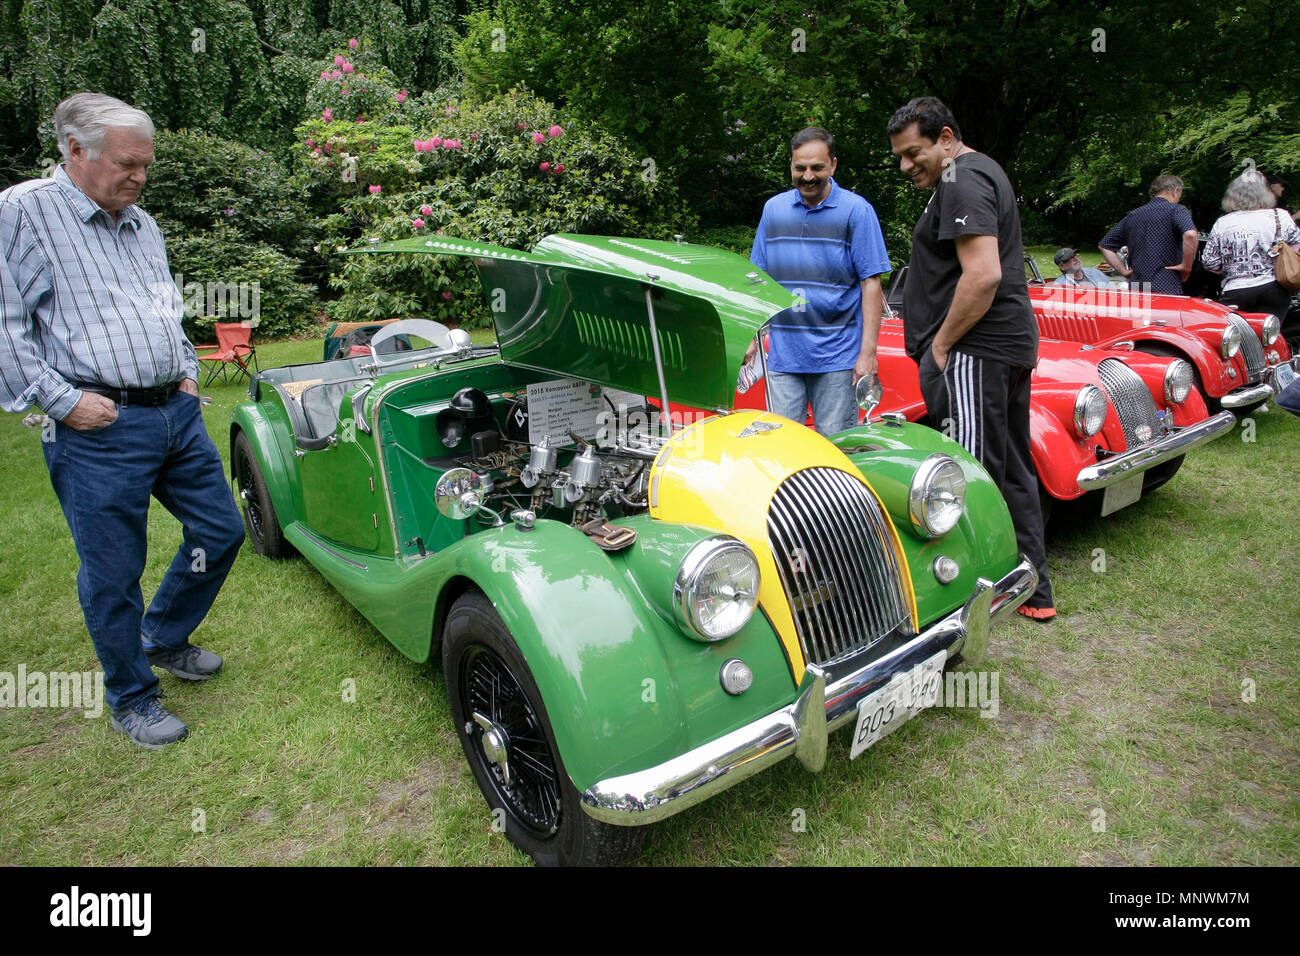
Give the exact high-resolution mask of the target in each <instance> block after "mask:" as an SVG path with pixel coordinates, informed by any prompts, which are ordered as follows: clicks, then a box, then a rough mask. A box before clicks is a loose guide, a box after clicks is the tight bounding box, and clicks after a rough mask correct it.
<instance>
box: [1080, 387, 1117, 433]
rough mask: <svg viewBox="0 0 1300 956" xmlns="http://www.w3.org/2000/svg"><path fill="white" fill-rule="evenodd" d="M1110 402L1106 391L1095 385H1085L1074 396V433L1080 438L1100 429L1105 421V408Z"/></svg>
mask: <svg viewBox="0 0 1300 956" xmlns="http://www.w3.org/2000/svg"><path fill="white" fill-rule="evenodd" d="M1109 407H1110V402H1109V401H1107V400H1106V393H1105V392H1103V391H1102V390H1101V389H1099V388H1098V387H1097V386H1096V385H1085V386H1083V388H1081V389H1079V394H1078V395H1076V396H1075V397H1074V433H1075V434H1076V435H1078V436H1079V437H1080V438H1091V437H1092V436H1093V435H1095V434H1097V432H1099V431H1101V426H1102V424H1103V423H1104V422H1105V421H1106V409H1107V408H1109Z"/></svg>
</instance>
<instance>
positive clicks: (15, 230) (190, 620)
mask: <svg viewBox="0 0 1300 956" xmlns="http://www.w3.org/2000/svg"><path fill="white" fill-rule="evenodd" d="M54 126H55V132H56V134H57V136H58V141H59V151H60V152H61V153H62V154H63V158H64V162H63V164H62V165H60V166H59V167H58V168H57V169H56V170H55V173H54V175H53V176H52V177H50V178H48V179H36V180H31V181H29V182H25V183H19V184H18V185H16V186H13V187H11V188H9V189H6V190H5V191H4V192H3V193H0V254H2V255H3V267H0V407H2V408H4V410H5V411H10V412H16V411H22V410H24V409H26V408H29V407H30V406H32V405H38V406H40V407H41V408H42V409H44V410H45V412H46V414H47V415H48V416H49V418H50V419H52V420H53V423H54V427H53V428H48V429H44V430H43V432H42V439H43V441H42V447H43V449H44V452H45V463H46V466H47V467H48V468H49V472H50V482H51V484H52V485H53V486H54V491H55V493H56V494H57V495H58V498H59V504H60V505H61V506H62V507H63V514H64V516H65V517H66V518H67V521H68V527H69V528H70V529H71V531H72V539H73V542H74V543H75V544H76V548H77V554H78V556H79V557H80V558H81V568H80V570H79V571H78V573H77V595H78V597H79V598H80V601H81V608H82V611H83V613H84V614H85V618H86V628H87V629H88V630H89V631H90V637H91V640H92V641H93V642H94V645H95V653H96V654H97V655H98V657H99V660H100V663H101V664H102V665H103V667H104V691H105V698H106V699H107V702H108V706H109V708H110V710H111V711H112V714H113V718H112V725H113V728H114V729H115V730H120V731H122V732H124V733H126V734H127V735H129V736H130V738H131V739H132V740H133V741H134V742H135V743H137V744H139V745H140V746H142V747H147V748H149V749H154V750H156V749H159V748H161V747H165V746H166V745H168V744H170V743H174V742H176V741H177V740H180V739H182V738H183V737H184V736H185V735H186V734H187V732H188V731H187V729H186V727H185V724H184V723H182V722H181V721H180V719H178V718H177V717H175V716H174V715H172V714H170V713H168V712H167V711H166V710H165V709H163V707H162V705H160V704H159V703H158V702H157V697H158V678H157V677H155V676H154V673H153V671H152V670H151V665H153V666H156V667H160V668H162V669H163V670H166V671H169V672H171V673H172V674H174V675H176V676H178V677H181V678H184V679H186V680H207V679H208V678H210V677H212V676H213V675H214V674H216V673H217V671H218V670H220V669H221V664H222V661H221V658H220V657H218V656H217V655H216V654H213V653H212V652H210V651H206V650H204V649H203V648H200V647H197V646H196V645H194V644H191V643H190V642H189V637H190V634H191V633H192V632H193V631H194V629H195V628H196V627H198V625H199V623H200V622H201V621H202V620H203V618H204V616H205V615H206V614H207V612H208V608H209V607H211V605H212V602H213V601H214V600H215V599H216V596H217V592H218V591H219V590H220V589H221V585H222V583H223V582H224V581H225V578H226V574H227V572H228V571H229V570H230V566H231V565H232V564H233V563H234V560H235V555H236V554H237V553H238V551H239V546H240V544H241V543H242V541H243V538H244V526H243V521H242V519H241V518H240V515H239V510H238V509H237V508H236V507H235V503H234V500H233V498H232V497H231V494H230V488H229V486H228V485H227V484H226V480H225V473H224V469H223V468H222V465H221V456H220V455H219V454H218V453H217V449H216V446H215V445H213V443H212V439H211V438H209V437H208V432H207V428H206V427H205V426H204V424H203V416H202V414H201V413H200V408H199V397H198V395H199V390H198V382H197V379H198V359H197V358H196V356H195V352H194V347H193V346H192V345H190V343H189V341H188V340H187V339H186V338H185V333H184V332H183V331H182V330H181V317H182V314H183V312H182V301H181V297H180V293H179V291H178V290H177V288H176V285H175V283H174V281H173V280H172V277H171V274H170V272H169V271H168V267H167V252H166V250H165V248H164V247H163V238H162V233H161V232H160V231H159V229H158V225H157V223H155V222H154V220H153V218H152V217H151V216H149V214H148V213H146V212H143V211H142V210H141V209H140V208H139V207H138V206H136V205H135V201H136V199H137V198H138V197H139V195H140V190H141V188H142V187H143V186H144V183H145V177H146V172H147V170H148V168H149V165H150V164H151V163H152V162H153V158H154V156H153V135H154V127H153V123H152V122H151V121H150V119H149V117H148V115H146V114H145V113H143V112H141V111H140V110H137V109H134V108H132V107H130V106H128V105H127V104H125V103H123V102H122V101H120V100H117V99H114V98H113V97H111V96H102V95H100V94H95V93H78V94H77V95H75V96H72V97H69V98H68V99H66V100H64V101H63V102H62V103H60V104H59V106H58V108H57V109H56V110H55V111H54ZM151 494H152V496H153V497H155V498H157V499H158V500H159V501H160V502H161V503H162V505H163V507H165V508H166V509H167V510H168V511H170V512H171V513H172V514H173V515H175V516H176V518H178V519H179V520H180V522H181V525H182V527H183V532H184V538H183V540H182V542H181V546H180V548H179V549H178V550H177V552H176V555H175V557H174V558H173V559H172V562H171V566H170V567H169V568H168V569H167V573H166V575H165V576H164V577H163V580H162V583H161V584H160V585H159V586H158V591H157V593H156V594H155V595H154V598H153V601H152V603H151V604H150V605H149V610H148V612H147V613H146V612H145V610H144V606H143V600H142V598H141V594H140V575H141V572H142V571H143V570H144V564H145V558H146V556H147V542H146V530H147V526H148V517H149V498H150V495H151Z"/></svg>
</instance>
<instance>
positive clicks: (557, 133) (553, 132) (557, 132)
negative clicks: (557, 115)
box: [546, 126, 564, 139]
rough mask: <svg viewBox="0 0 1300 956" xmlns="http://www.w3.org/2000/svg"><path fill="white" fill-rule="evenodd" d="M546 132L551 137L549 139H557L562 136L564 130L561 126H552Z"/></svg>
mask: <svg viewBox="0 0 1300 956" xmlns="http://www.w3.org/2000/svg"><path fill="white" fill-rule="evenodd" d="M546 132H547V134H548V135H549V136H550V137H551V139H558V138H559V137H561V136H563V135H564V128H563V127H562V126H552V127H551V128H550V129H548V130H547V131H546Z"/></svg>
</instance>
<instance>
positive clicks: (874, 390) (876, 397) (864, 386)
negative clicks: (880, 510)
mask: <svg viewBox="0 0 1300 956" xmlns="http://www.w3.org/2000/svg"><path fill="white" fill-rule="evenodd" d="M853 396H854V398H856V399H857V402H858V408H860V409H862V410H863V411H864V412H866V413H867V418H868V419H870V418H871V413H872V412H874V411H875V410H876V406H878V405H879V404H880V400H881V399H882V398H884V397H885V387H884V386H883V385H882V384H880V376H879V375H874V374H873V375H864V376H862V378H860V379H858V384H857V385H855V386H854V387H853Z"/></svg>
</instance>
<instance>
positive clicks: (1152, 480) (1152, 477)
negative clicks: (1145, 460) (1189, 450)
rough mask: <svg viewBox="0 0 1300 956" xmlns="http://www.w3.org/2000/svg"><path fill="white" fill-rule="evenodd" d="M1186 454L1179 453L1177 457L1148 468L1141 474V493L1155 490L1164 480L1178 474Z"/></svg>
mask: <svg viewBox="0 0 1300 956" xmlns="http://www.w3.org/2000/svg"><path fill="white" fill-rule="evenodd" d="M1186 457H1187V456H1186V455H1179V456H1178V457H1177V458H1171V459H1169V460H1168V461H1166V462H1161V463H1160V464H1158V465H1156V466H1155V467H1154V468H1148V469H1147V470H1146V471H1145V472H1144V473H1143V475H1142V494H1144V495H1145V494H1147V493H1149V492H1152V491H1155V490H1156V489H1157V488H1159V487H1160V486H1161V485H1163V484H1164V483H1165V482H1166V481H1168V480H1169V479H1170V478H1172V477H1173V476H1174V475H1176V474H1178V469H1179V468H1181V467H1183V459H1184V458H1186Z"/></svg>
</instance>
